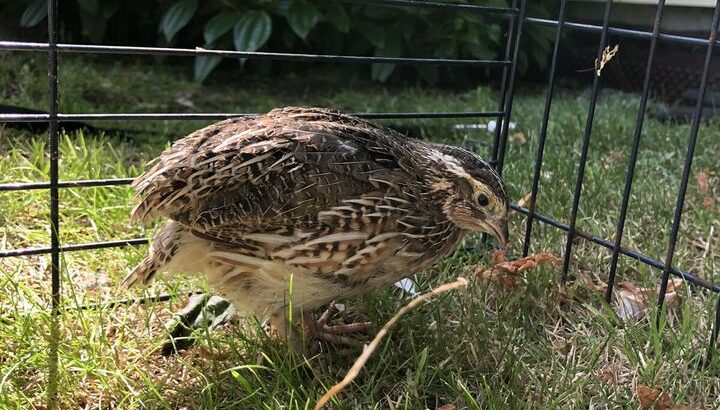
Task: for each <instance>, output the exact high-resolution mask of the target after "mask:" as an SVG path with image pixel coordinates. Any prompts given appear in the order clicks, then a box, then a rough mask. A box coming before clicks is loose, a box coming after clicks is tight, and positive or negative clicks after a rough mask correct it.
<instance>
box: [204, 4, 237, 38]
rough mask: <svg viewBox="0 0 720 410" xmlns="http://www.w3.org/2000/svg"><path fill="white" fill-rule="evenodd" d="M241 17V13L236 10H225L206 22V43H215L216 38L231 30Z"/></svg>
mask: <svg viewBox="0 0 720 410" xmlns="http://www.w3.org/2000/svg"><path fill="white" fill-rule="evenodd" d="M239 17H240V15H239V14H238V13H236V12H227V11H223V12H220V13H218V14H216V15H215V16H214V17H213V18H211V19H210V20H208V22H207V23H205V30H204V31H203V37H204V38H205V44H212V43H214V42H215V40H217V39H218V38H220V37H222V35H223V34H225V33H227V32H228V31H230V29H231V28H232V27H233V25H234V24H235V22H236V21H237V20H238V18H239Z"/></svg>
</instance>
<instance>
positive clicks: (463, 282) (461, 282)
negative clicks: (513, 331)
mask: <svg viewBox="0 0 720 410" xmlns="http://www.w3.org/2000/svg"><path fill="white" fill-rule="evenodd" d="M467 284H468V281H467V279H465V278H462V277H461V278H457V280H455V281H454V282H450V283H446V284H444V285H441V286H438V287H437V288H435V289H433V290H431V291H430V292H427V293H423V294H422V295H420V296H418V297H416V298H415V299H413V300H411V301H410V303H408V304H407V305H405V306H403V307H402V309H400V310H398V311H397V313H395V316H393V317H392V318H391V319H390V320H388V322H387V323H386V324H385V326H383V327H382V329H380V331H379V332H378V333H377V335H375V338H374V339H373V340H372V342H370V344H369V345H367V346H365V348H364V349H363V352H362V354H360V356H358V358H357V359H356V360H355V363H354V364H353V366H352V367H351V368H350V370H349V371H348V372H347V375H345V378H344V379H342V380H341V381H340V382H339V383H337V384H336V385H334V386H333V387H331V388H330V390H328V391H327V392H326V393H325V394H324V395H323V396H322V397H320V400H318V402H317V404H316V405H315V410H318V409H320V408H322V407H323V406H325V404H327V402H328V401H330V399H332V398H333V397H334V396H335V395H336V394H338V393H339V392H340V391H341V390H342V389H344V388H345V386H347V385H348V384H350V383H351V382H352V381H353V380H354V379H355V377H357V375H358V374H359V373H360V370H362V368H363V366H365V363H367V361H368V359H370V356H371V355H372V353H373V352H374V351H375V349H376V348H377V347H378V345H379V344H380V341H381V340H382V339H383V337H385V335H386V334H387V333H388V332H389V331H390V329H391V328H392V327H393V326H395V324H396V323H397V322H398V320H400V318H401V317H402V316H403V315H405V314H406V313H407V312H409V311H410V310H412V309H414V308H415V307H417V306H418V305H420V304H421V303H423V302H425V301H426V300H428V299H430V298H432V297H434V296H437V295H440V294H443V293H445V292H448V291H451V290H453V289H456V288H459V287H461V286H467Z"/></svg>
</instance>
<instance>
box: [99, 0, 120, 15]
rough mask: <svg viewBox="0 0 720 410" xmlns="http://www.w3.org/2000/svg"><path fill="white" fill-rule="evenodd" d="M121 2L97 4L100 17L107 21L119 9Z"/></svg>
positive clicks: (115, 0)
mask: <svg viewBox="0 0 720 410" xmlns="http://www.w3.org/2000/svg"><path fill="white" fill-rule="evenodd" d="M121 2H122V0H104V1H103V2H102V3H100V4H99V10H100V14H101V15H102V17H103V18H104V19H105V20H107V19H109V18H110V17H112V16H113V15H115V13H117V11H118V10H119V9H120V4H121Z"/></svg>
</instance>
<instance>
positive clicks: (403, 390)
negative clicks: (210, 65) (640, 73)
mask: <svg viewBox="0 0 720 410" xmlns="http://www.w3.org/2000/svg"><path fill="white" fill-rule="evenodd" d="M44 70H45V64H44V62H43V56H41V55H35V56H30V57H28V56H27V55H23V54H18V53H3V54H2V55H0V98H1V99H2V101H3V102H4V103H11V104H17V105H22V106H29V107H36V108H40V109H42V108H43V107H45V106H46V105H47V103H46V93H47V91H46V88H45V87H46V84H47V81H46V78H45V71H44ZM328 72H331V70H328ZM188 74H189V70H188V69H187V68H186V67H183V66H180V67H175V66H169V65H159V64H150V61H141V60H133V59H127V58H119V59H117V60H115V61H114V62H108V60H107V59H103V60H94V59H89V58H80V57H78V56H67V55H63V56H62V60H61V69H60V90H61V92H60V97H61V100H60V109H61V112H64V113H70V112H76V113H80V112H178V111H180V112H217V111H220V112H233V111H234V112H262V111H266V110H268V109H270V108H273V107H276V106H283V105H289V104H298V105H300V104H303V105H320V106H329V107H336V108H341V109H344V110H347V111H422V110H427V111H452V110H495V109H496V106H495V98H496V93H495V92H493V91H492V90H490V89H488V88H485V87H481V88H478V89H476V90H471V91H464V92H452V91H448V90H439V89H433V88H427V87H422V88H421V87H414V88H413V87H410V88H388V87H381V86H378V85H368V84H365V83H362V82H360V81H355V80H345V79H344V78H342V77H341V76H335V77H333V78H329V79H323V78H322V76H320V75H318V74H314V75H309V76H308V77H306V76H304V75H302V76H295V77H291V76H289V77H287V78H274V79H272V80H264V81H261V80H258V79H256V78H242V79H237V78H235V77H233V76H227V77H220V78H218V79H216V80H215V81H214V82H211V83H210V84H209V85H207V86H203V87H201V86H199V85H196V84H194V83H192V82H190V81H188V80H187V78H188ZM326 80H327V81H328V82H326ZM188 101H191V102H192V106H188V105H189V104H187V102H188ZM543 103H544V95H543V93H541V92H537V91H536V92H521V93H519V94H518V95H517V96H516V98H515V109H514V115H513V120H514V121H517V123H518V127H519V130H521V131H522V132H523V133H524V135H525V137H526V140H527V142H524V143H523V142H511V143H510V144H509V147H508V155H507V160H506V164H507V167H506V170H505V179H506V181H507V183H508V185H509V187H510V192H511V195H512V197H513V198H514V199H516V200H517V199H519V198H521V197H522V196H523V195H524V194H525V193H527V192H529V190H530V186H531V182H532V180H531V178H532V169H533V168H532V167H533V163H534V161H533V159H534V156H535V153H536V149H537V140H538V134H539V127H540V121H541V115H542V107H543ZM587 104H588V101H587V97H586V96H583V95H582V94H580V93H579V92H575V91H565V90H561V91H559V92H558V96H557V98H556V100H555V104H554V106H553V112H552V116H551V118H552V122H551V123H550V126H549V133H548V145H547V148H546V156H545V163H544V166H543V178H542V181H541V191H540V192H541V193H540V196H539V198H538V210H539V211H540V212H542V213H544V214H547V215H552V216H554V217H556V218H558V219H559V220H561V221H566V220H567V218H568V216H569V214H570V205H571V201H572V192H573V189H574V184H575V175H576V172H577V158H578V154H579V150H580V146H581V143H582V141H581V140H582V132H583V129H584V126H585V115H586V111H587ZM637 106H638V98H637V97H636V96H632V95H625V94H617V93H605V94H603V95H602V96H601V97H600V100H599V104H598V108H597V112H596V120H595V124H594V127H593V137H592V142H591V146H590V153H589V158H588V164H587V170H586V174H585V183H584V189H583V196H582V202H581V206H580V212H579V214H578V228H579V229H581V230H583V231H587V232H591V233H594V234H596V235H598V236H602V237H605V238H610V239H612V238H613V236H614V230H615V220H616V218H617V213H618V208H619V203H620V199H621V195H622V189H623V183H624V177H625V173H626V166H627V157H628V153H629V148H630V143H631V139H632V134H633V126H634V122H635V116H636V110H637ZM391 122H395V123H397V122H398V121H391ZM455 122H457V121H455V120H435V121H414V122H410V123H411V124H414V125H418V126H420V127H421V134H422V136H424V137H426V138H431V139H434V140H438V141H450V142H454V143H459V144H473V145H476V146H477V147H478V150H479V152H481V153H484V154H485V155H488V153H489V152H488V151H489V143H490V142H491V135H490V134H486V133H484V132H473V133H464V134H456V133H454V132H453V131H452V124H454V123H455ZM203 124H204V123H203V122H191V123H188V122H171V121H155V122H127V123H108V124H97V125H100V126H108V127H117V128H123V129H127V130H131V132H130V133H129V134H128V135H125V136H124V137H118V136H114V135H112V134H110V135H87V134H84V133H79V132H78V133H72V134H70V135H63V136H62V140H61V144H60V178H61V179H62V180H75V179H94V178H111V177H112V178H116V177H118V178H119V177H132V176H136V175H138V173H139V172H140V171H141V169H142V166H143V164H144V163H145V162H146V161H148V160H150V159H152V158H153V157H154V156H155V155H157V154H158V153H159V152H160V151H161V150H162V149H163V148H164V147H166V146H167V144H168V143H169V142H170V141H172V140H174V139H177V138H179V137H181V136H182V135H184V134H185V133H187V132H189V131H191V130H193V129H196V128H198V127H200V126H202V125H203ZM688 133H689V124H669V123H662V122H658V121H655V120H651V119H648V120H646V122H645V131H644V134H643V142H642V146H641V154H640V158H639V161H638V163H637V170H636V178H635V184H634V189H633V196H632V200H631V202H630V212H629V215H628V223H627V226H626V230H625V238H624V241H623V245H625V246H627V247H630V248H634V249H639V250H641V251H642V252H643V253H645V254H647V255H649V256H651V257H655V258H659V259H662V257H663V255H664V253H665V249H666V246H667V238H668V235H669V230H670V224H671V220H672V214H673V210H674V204H675V197H676V194H677V186H678V183H679V179H680V173H681V169H682V162H683V159H684V154H685V150H686V145H687V135H688ZM719 137H720V122H718V121H715V122H712V123H708V124H704V125H703V127H702V128H701V135H700V139H699V143H698V151H697V156H696V158H695V162H694V165H693V169H694V170H695V171H697V170H701V169H704V170H706V171H714V172H718V168H717V158H718V154H719V153H720V138H719ZM46 140H47V137H46V135H45V134H40V135H35V134H32V133H29V132H24V131H17V130H12V129H10V128H0V181H2V182H23V181H46V180H48V173H49V162H48V157H47V154H46V151H47V147H46ZM710 182H711V185H713V189H714V190H715V191H714V193H713V192H710V193H706V192H701V191H699V190H698V187H697V186H696V183H695V179H694V178H693V179H692V180H691V185H690V187H689V190H688V197H687V201H686V204H685V212H684V217H683V223H682V228H681V235H680V240H679V243H678V247H677V253H676V256H675V264H676V266H679V267H681V268H683V269H686V270H690V271H691V272H693V273H694V274H696V275H698V276H700V277H702V278H705V279H708V280H710V281H714V282H720V279H719V278H718V277H717V272H718V268H719V267H720V253H719V252H718V249H720V245H718V242H719V241H718V239H719V236H718V235H720V234H719V232H720V212H718V199H717V198H715V196H717V194H718V193H719V190H720V186H718V177H717V175H715V176H713V177H712V178H711V180H710ZM706 197H710V198H714V199H712V200H713V201H714V202H713V204H712V206H711V207H706V206H703V201H704V200H705V198H706ZM60 199H61V202H60V203H61V205H60V212H61V221H62V224H61V228H60V236H61V241H62V243H63V244H73V243H85V242H90V241H102V240H111V239H126V238H133V237H138V236H147V235H149V233H150V231H145V230H143V229H141V228H140V227H137V226H134V225H131V224H129V222H128V215H129V211H130V209H131V207H132V192H131V190H130V188H129V187H126V186H123V187H107V188H78V189H63V190H62V191H61V198H60ZM0 210H1V211H0V247H1V248H2V249H15V248H21V247H34V246H47V244H48V243H49V230H48V222H47V221H48V214H49V210H48V192H47V191H43V190H35V191H26V192H5V193H2V194H0ZM524 226H525V222H524V220H523V218H520V217H519V216H515V217H514V218H513V228H512V230H511V232H512V245H511V248H510V252H511V254H513V255H518V254H519V252H520V250H521V246H522V244H521V239H522V236H523V235H522V234H523V232H524ZM713 226H714V231H712V232H714V233H713V234H710V232H711V227H713ZM708 241H709V242H710V243H709V244H708ZM468 242H469V244H474V243H475V241H474V240H470V241H468ZM563 246H564V235H562V233H561V232H559V231H557V230H555V229H553V228H551V227H548V226H545V225H543V224H539V223H538V224H536V225H535V229H534V234H533V251H535V252H540V251H546V252H553V253H556V254H558V255H561V254H562V250H563ZM475 249H480V248H479V247H478V248H475ZM145 252H146V248H145V247H138V248H132V247H128V248H113V249H104V250H97V251H87V252H70V253H65V254H63V256H62V266H63V270H62V275H63V295H64V299H63V301H64V304H65V305H66V306H74V305H77V304H83V303H89V302H93V301H98V300H101V301H102V300H109V299H114V298H123V297H127V296H128V295H127V294H125V293H123V292H120V291H119V290H117V289H116V288H115V286H116V284H117V283H118V282H119V280H120V279H121V278H122V277H123V276H124V275H125V274H126V272H127V271H128V270H129V269H131V268H132V267H133V266H134V264H135V263H137V262H138V261H139V260H140V259H141V258H142V256H143V254H144V253H145ZM609 259H610V252H609V251H607V250H606V249H604V248H600V247H598V246H595V245H593V244H589V243H587V242H584V241H578V242H576V243H575V245H574V248H573V258H572V267H571V272H570V274H571V281H570V283H569V285H568V286H564V287H563V286H560V285H559V281H558V278H559V272H558V271H557V270H555V269H552V268H541V269H538V270H536V271H530V272H527V273H525V274H524V276H523V277H522V278H521V281H520V285H519V286H518V287H517V288H514V289H509V288H504V287H502V286H499V285H497V284H494V283H489V282H486V281H480V280H473V281H472V283H471V286H470V287H469V288H468V289H467V290H463V291H459V292H454V293H451V294H447V295H445V296H442V297H441V298H439V300H437V301H434V302H433V303H431V304H428V305H426V306H423V307H421V308H420V309H418V310H416V311H414V312H412V313H411V314H409V315H408V316H406V317H405V318H404V319H403V320H402V321H401V322H400V324H399V326H398V327H397V328H396V329H395V330H394V331H393V332H392V333H391V334H390V336H389V337H388V339H387V340H386V341H385V342H383V343H382V345H381V348H380V349H379V350H378V351H377V352H376V353H375V356H374V357H373V358H372V359H371V360H370V362H369V363H368V365H367V366H366V367H365V369H364V370H363V372H362V373H361V374H360V377H359V378H358V379H357V380H356V382H355V383H354V384H352V385H351V386H350V387H349V388H348V389H346V390H345V391H344V392H343V393H341V395H340V396H339V397H338V398H337V401H335V402H334V406H335V407H337V408H363V409H364V408H406V409H415V408H435V407H438V406H440V405H443V404H454V405H455V406H457V408H468V409H473V408H497V409H504V408H588V407H591V406H592V407H602V408H618V407H621V408H636V407H637V406H638V402H637V399H636V398H635V395H634V388H635V386H636V385H637V384H644V385H648V386H654V387H660V388H662V389H664V390H665V391H667V392H668V393H669V394H670V395H671V396H672V397H673V399H674V400H675V401H676V402H677V403H684V404H688V405H695V406H704V407H706V408H712V407H715V406H716V404H717V402H716V400H717V399H716V397H717V395H718V391H720V378H718V376H720V359H718V358H717V355H716V356H715V358H714V359H713V361H712V362H711V363H709V364H708V365H707V366H704V367H703V366H702V362H703V359H704V355H705V347H706V346H707V343H708V340H709V331H710V328H711V323H712V320H713V315H714V310H713V309H714V306H715V304H716V302H717V296H712V295H711V294H709V293H708V292H705V291H701V290H699V289H695V288H690V287H688V286H684V287H683V288H681V290H680V292H679V298H678V303H677V304H675V305H674V306H672V307H671V308H670V309H669V310H668V311H667V312H668V313H667V315H665V316H664V321H663V329H662V330H661V331H660V332H658V331H656V329H655V326H654V323H655V316H656V315H657V313H658V312H657V311H655V310H653V305H654V302H651V303H650V304H649V307H650V312H649V317H647V318H645V319H642V320H640V321H626V322H622V321H620V320H619V319H618V318H617V316H616V314H615V313H614V311H613V309H606V308H603V304H602V302H601V294H599V293H598V292H596V291H594V290H593V289H591V288H590V287H589V286H588V285H587V281H588V280H595V281H597V280H605V279H606V277H607V271H608V264H609ZM486 262H487V258H486V255H484V254H483V253H482V252H478V251H477V250H473V249H472V248H461V249H459V250H458V251H456V252H455V253H454V254H453V255H452V256H451V257H449V258H447V259H446V260H445V261H443V262H442V263H439V264H438V265H436V266H434V267H433V268H431V269H429V270H428V271H427V272H426V273H424V274H423V275H418V277H417V281H418V287H419V290H420V291H426V290H429V289H431V288H432V287H434V286H437V285H438V284H440V283H443V282H446V281H448V280H450V279H452V278H454V277H456V276H458V275H463V276H465V277H469V278H471V277H472V276H473V273H472V272H473V269H474V267H475V266H476V265H478V264H483V263H486ZM48 263H49V258H48V257H47V256H30V257H22V258H4V259H0V408H3V409H4V408H10V409H12V408H17V409H20V408H23V409H24V408H44V407H43V406H44V404H45V402H46V398H47V394H48V389H50V388H49V384H48V377H49V373H50V370H49V369H48V357H49V356H48V355H49V352H48V350H49V349H48V340H49V334H50V330H51V327H52V326H51V320H50V316H49V314H48V313H47V307H48V306H49V303H50V302H49V301H50V297H49V269H48ZM618 275H619V281H623V280H625V281H632V282H634V283H637V284H639V285H641V286H646V287H651V288H652V287H655V286H657V285H658V284H659V282H660V279H659V277H660V275H659V272H658V271H657V270H654V269H651V268H649V267H647V266H645V265H643V264H641V263H638V262H636V261H633V260H630V259H628V258H625V257H623V258H621V260H620V266H619V269H618ZM576 279H582V280H576ZM198 288H201V289H202V288H204V284H203V283H202V282H200V281H197V280H194V281H193V280H188V279H183V278H175V279H167V280H160V281H158V282H157V283H155V284H153V285H152V286H151V287H149V288H148V289H146V290H141V291H138V293H147V294H153V293H159V292H169V293H170V294H172V295H173V297H172V299H171V300H170V301H169V302H165V303H149V304H145V305H142V306H140V305H134V306H130V307H124V306H120V307H114V308H107V309H96V310H83V311H79V310H75V309H70V310H68V311H66V312H63V313H62V314H61V315H60V316H59V318H58V326H57V329H56V331H57V332H58V337H59V340H60V344H59V351H58V354H59V358H60V362H59V363H60V365H59V368H58V370H57V383H56V385H55V386H56V388H57V397H58V400H59V407H60V408H85V406H87V407H88V408H123V409H125V408H149V409H155V408H160V409H162V408H167V409H174V408H288V409H294V408H307V407H312V405H314V402H315V401H316V400H317V398H319V396H320V395H321V394H322V393H324V391H325V389H326V388H327V387H329V386H330V385H332V384H334V383H335V382H336V381H338V380H339V378H340V376H339V373H340V372H341V371H342V370H344V369H347V368H348V367H349V366H350V365H351V363H352V360H351V359H349V358H344V357H341V356H340V355H338V354H335V353H332V352H331V353H330V354H327V355H324V356H322V357H321V358H317V359H313V360H312V361H303V360H301V359H299V358H298V357H296V356H293V355H291V354H290V353H288V352H287V349H286V348H285V346H283V345H282V344H280V343H278V342H276V341H274V340H271V339H269V338H268V337H266V336H265V335H264V334H263V333H262V332H261V331H260V330H259V325H258V324H257V323H255V322H252V321H250V322H247V321H241V322H240V323H238V324H233V325H227V326H224V327H222V328H220V329H218V330H216V331H214V332H212V333H207V332H203V333H201V334H200V335H199V343H198V346H197V347H195V348H192V349H190V350H189V351H187V352H184V353H182V354H181V355H178V356H173V357H168V358H165V357H162V356H160V355H159V353H158V351H157V350H158V348H159V347H160V346H161V344H162V343H163V341H164V339H165V337H166V331H165V328H164V325H163V324H164V323H165V321H166V320H167V319H168V318H169V317H170V316H171V314H172V312H174V311H177V310H179V309H180V308H181V307H182V306H183V305H184V303H185V300H186V298H185V294H186V293H187V292H188V291H190V290H194V289H198ZM652 298H654V296H653V297H652ZM652 298H651V299H652ZM407 300H408V296H407V295H403V294H401V293H400V292H399V291H398V290H397V289H387V290H384V291H382V292H379V293H377V294H373V295H368V296H367V297H365V298H363V299H360V300H355V301H348V303H349V306H348V310H347V312H350V313H352V314H357V315H361V316H363V317H367V318H368V319H370V320H373V321H374V322H376V323H378V324H381V323H384V322H386V321H387V320H388V319H389V318H390V317H391V316H392V314H393V313H394V312H395V311H397V310H398V309H399V308H400V307H401V306H402V305H404V304H405V303H407ZM259 359H260V360H259ZM258 363H259V364H258Z"/></svg>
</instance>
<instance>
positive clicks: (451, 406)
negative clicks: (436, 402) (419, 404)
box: [435, 404, 457, 410]
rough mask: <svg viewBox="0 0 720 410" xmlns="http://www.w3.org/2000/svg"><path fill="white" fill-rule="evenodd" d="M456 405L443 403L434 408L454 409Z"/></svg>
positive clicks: (437, 409)
mask: <svg viewBox="0 0 720 410" xmlns="http://www.w3.org/2000/svg"><path fill="white" fill-rule="evenodd" d="M456 408H457V407H455V405H454V404H444V405H442V406H440V407H436V408H435V410H455V409H456Z"/></svg>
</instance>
